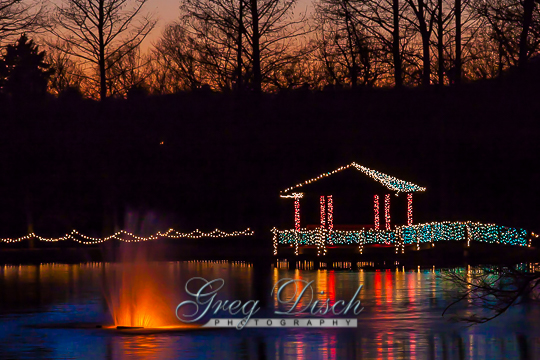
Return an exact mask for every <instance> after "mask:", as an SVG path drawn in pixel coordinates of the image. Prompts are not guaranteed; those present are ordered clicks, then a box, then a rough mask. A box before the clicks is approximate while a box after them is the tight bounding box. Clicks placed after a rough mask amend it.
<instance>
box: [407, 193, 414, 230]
mask: <svg viewBox="0 0 540 360" xmlns="http://www.w3.org/2000/svg"><path fill="white" fill-rule="evenodd" d="M412 224H413V204H412V193H408V194H407V226H411V225H412Z"/></svg>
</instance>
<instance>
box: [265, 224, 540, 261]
mask: <svg viewBox="0 0 540 360" xmlns="http://www.w3.org/2000/svg"><path fill="white" fill-rule="evenodd" d="M271 231H272V233H273V234H274V237H273V245H274V255H277V251H278V245H289V246H291V247H292V246H294V248H295V254H296V255H298V248H299V247H300V246H317V253H318V255H321V254H322V255H324V254H326V252H327V250H326V247H327V246H333V245H358V250H359V252H360V254H361V253H362V252H363V249H364V245H370V244H379V245H393V246H395V249H396V253H398V252H401V253H403V252H404V251H405V245H415V244H416V248H417V249H420V244H425V243H431V245H432V246H435V242H439V241H467V246H470V243H471V241H479V242H487V243H491V244H504V245H518V246H528V247H530V246H531V238H533V237H535V238H537V237H538V235H536V234H535V233H531V237H530V238H529V239H527V231H526V230H524V229H516V228H510V227H505V226H500V225H495V224H482V223H478V222H472V221H466V222H450V221H445V222H433V223H426V224H417V225H411V226H407V225H402V226H396V227H395V228H394V229H393V230H376V229H362V230H356V231H344V230H328V229H323V228H317V229H314V230H307V229H300V230H299V231H297V230H278V229H276V228H273V229H272V230H271Z"/></svg>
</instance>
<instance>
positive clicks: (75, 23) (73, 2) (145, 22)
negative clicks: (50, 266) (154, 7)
mask: <svg viewBox="0 0 540 360" xmlns="http://www.w3.org/2000/svg"><path fill="white" fill-rule="evenodd" d="M147 1H148V0H133V1H130V0H64V3H63V4H62V5H59V6H56V12H55V17H54V19H53V20H54V27H53V29H52V30H51V32H52V34H53V35H55V36H56V37H58V38H59V39H60V40H61V41H62V42H64V43H66V44H68V45H69V47H65V48H63V49H64V51H66V52H67V53H68V54H70V55H73V56H76V57H78V58H80V59H82V60H83V61H84V62H86V63H87V64H90V65H93V66H94V68H97V73H98V79H99V80H98V81H96V82H97V83H98V84H99V93H100V98H101V99H102V100H103V99H105V98H106V97H107V93H108V90H109V89H108V87H107V84H108V83H109V81H110V80H111V79H110V78H108V77H109V74H108V73H109V71H110V69H111V68H112V67H113V66H114V65H115V64H116V63H117V62H119V61H121V60H122V59H123V58H124V57H125V56H128V55H129V54H130V53H131V52H132V51H134V50H135V49H136V48H137V47H138V46H139V45H140V44H141V42H142V41H143V40H144V39H145V38H146V36H147V35H148V34H149V33H150V31H151V30H152V29H153V28H154V26H155V24H156V21H155V20H154V19H153V17H152V15H143V14H142V9H143V6H144V5H145V4H146V2H147ZM51 46H54V44H52V45H51ZM59 50H62V48H59Z"/></svg>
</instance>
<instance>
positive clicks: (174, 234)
mask: <svg viewBox="0 0 540 360" xmlns="http://www.w3.org/2000/svg"><path fill="white" fill-rule="evenodd" d="M253 234H254V233H253V231H252V230H250V229H249V228H248V229H246V230H244V231H233V232H232V233H227V232H224V231H221V230H219V229H216V230H214V231H211V232H208V233H204V232H201V231H200V230H198V229H197V230H195V231H192V232H190V233H181V232H178V231H176V230H174V229H169V230H168V231H167V232H166V233H161V232H158V233H157V234H155V235H150V236H148V237H142V236H137V235H134V234H132V233H130V232H128V231H125V230H120V231H118V232H116V233H114V234H112V235H109V236H107V237H104V238H95V237H90V236H86V235H83V234H81V233H79V232H78V231H77V230H72V231H71V233H69V234H66V235H64V236H62V237H58V238H44V237H41V236H39V235H36V234H35V233H31V234H28V235H26V236H22V237H19V238H16V239H13V238H4V239H0V242H5V243H16V242H20V241H23V240H28V239H32V238H35V239H38V240H40V241H47V242H57V241H65V240H69V239H71V240H73V241H76V242H78V243H80V244H85V245H91V244H99V243H103V242H105V241H108V240H112V239H116V240H119V241H124V242H140V241H149V240H157V239H159V238H160V237H167V238H173V239H178V238H191V239H200V238H203V237H212V238H225V237H231V236H252V235H253Z"/></svg>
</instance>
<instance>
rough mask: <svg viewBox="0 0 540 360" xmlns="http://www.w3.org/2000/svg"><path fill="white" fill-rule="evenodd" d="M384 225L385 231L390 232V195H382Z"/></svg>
mask: <svg viewBox="0 0 540 360" xmlns="http://www.w3.org/2000/svg"><path fill="white" fill-rule="evenodd" d="M384 223H385V226H386V230H391V224H390V194H386V195H384Z"/></svg>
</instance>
